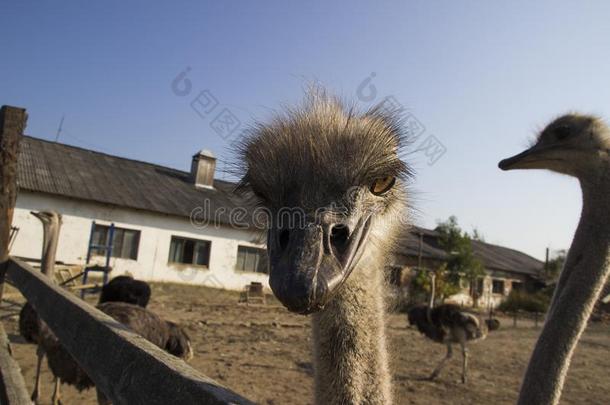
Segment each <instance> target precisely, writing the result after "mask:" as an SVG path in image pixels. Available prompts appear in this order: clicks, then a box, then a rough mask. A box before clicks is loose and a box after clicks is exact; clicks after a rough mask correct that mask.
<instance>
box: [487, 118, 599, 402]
mask: <svg viewBox="0 0 610 405" xmlns="http://www.w3.org/2000/svg"><path fill="white" fill-rule="evenodd" d="M499 166H500V168H501V169H503V170H512V169H548V170H551V171H554V172H558V173H561V174H566V175H569V176H573V177H576V178H577V179H578V180H579V182H580V187H581V190H582V199H583V207H582V213H581V216H580V222H579V224H578V228H577V230H576V234H575V235H574V240H573V241H572V246H571V247H570V251H569V253H568V257H567V258H566V262H565V265H564V268H563V270H562V272H561V275H560V277H559V281H558V283H557V286H556V287H555V292H554V294H553V298H552V300H551V305H550V308H549V311H548V315H547V319H546V322H545V324H544V328H543V329H542V332H541V334H540V336H539V338H538V342H537V343H536V346H535V348H534V352H533V354H532V357H531V358H530V361H529V364H528V367H527V371H526V373H525V377H524V379H523V382H522V384H521V391H520V394H519V404H522V405H525V404H556V403H558V402H559V398H560V396H561V390H562V388H563V384H564V381H565V377H566V374H567V372H568V368H569V365H570V360H571V358H572V354H573V353H574V349H575V348H576V345H577V344H578V340H579V339H580V336H581V335H582V332H583V331H584V329H585V327H586V326H587V321H588V319H589V317H590V315H591V311H592V309H593V306H594V304H595V302H596V301H597V299H598V297H599V295H600V292H601V291H602V288H603V286H604V282H605V280H606V279H607V278H608V273H609V272H610V270H609V269H610V129H609V128H608V127H607V126H606V125H605V124H604V122H603V121H602V120H601V119H599V118H596V117H592V116H587V115H579V114H567V115H564V116H561V117H559V118H557V119H555V120H554V121H552V122H551V123H550V124H549V125H548V126H547V127H546V128H545V129H544V130H542V132H541V133H540V134H539V136H538V139H537V141H536V142H535V143H534V144H533V146H532V147H530V148H529V149H527V150H526V151H524V152H522V153H520V154H518V155H516V156H513V157H511V158H508V159H504V160H503V161H501V162H500V164H499Z"/></svg>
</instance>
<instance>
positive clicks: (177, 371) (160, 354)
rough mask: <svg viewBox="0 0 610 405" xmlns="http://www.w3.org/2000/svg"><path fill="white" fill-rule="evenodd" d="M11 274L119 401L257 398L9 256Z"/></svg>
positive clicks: (199, 401) (66, 344) (240, 400)
mask: <svg viewBox="0 0 610 405" xmlns="http://www.w3.org/2000/svg"><path fill="white" fill-rule="evenodd" d="M7 277H8V280H9V281H10V282H11V284H13V285H15V287H17V288H18V289H19V290H20V291H21V293H22V294H23V295H24V296H25V298H26V299H27V300H28V301H29V302H30V303H31V304H32V305H33V306H34V308H35V309H36V310H37V311H38V313H39V315H40V317H41V318H42V319H44V321H45V322H46V323H47V324H48V325H49V327H50V328H51V330H52V331H53V332H54V333H55V335H56V336H57V337H58V338H59V340H60V341H61V343H62V345H63V346H64V347H65V348H66V349H67V350H68V352H70V354H71V355H72V356H73V357H74V358H75V359H76V360H77V362H78V363H79V364H80V365H81V367H82V368H83V369H84V370H85V371H86V372H87V374H88V375H89V377H91V379H92V380H93V381H94V382H95V384H96V386H97V387H98V388H99V389H100V390H101V391H102V392H104V394H106V395H107V396H108V397H109V398H110V399H111V400H112V401H113V403H115V404H159V405H161V404H162V405H167V404H253V402H251V401H249V400H248V399H246V398H244V397H242V396H240V395H238V394H236V393H234V392H232V391H230V390H228V389H227V388H225V387H223V386H221V385H220V384H218V383H216V382H215V381H213V380H211V379H210V378H208V377H206V376H204V375H203V374H201V373H200V372H198V371H197V370H195V369H193V368H192V367H190V366H188V365H187V364H186V363H184V362H183V361H182V360H180V359H178V358H176V357H174V356H171V355H170V354H168V353H166V352H164V351H163V350H161V349H160V348H158V347H157V346H155V345H153V344H152V343H150V342H148V341H147V340H145V339H144V338H142V337H141V336H139V335H137V334H135V333H133V332H132V331H131V330H129V329H128V328H126V327H125V326H123V325H122V324H121V323H119V322H117V321H115V320H114V319H112V318H111V317H109V316H108V315H106V314H104V313H103V312H101V311H99V310H97V309H96V308H94V307H92V306H90V305H89V304H87V303H86V302H84V301H82V300H80V299H79V298H78V297H76V296H75V295H73V294H71V293H69V292H67V291H65V290H63V289H62V288H60V287H58V286H56V285H54V284H53V283H51V282H50V280H49V279H48V278H47V277H46V276H45V275H43V274H42V273H40V272H39V271H37V270H35V269H34V268H32V267H31V266H29V265H28V264H27V263H24V262H22V261H20V260H18V259H15V258H10V259H9V262H8V272H7Z"/></svg>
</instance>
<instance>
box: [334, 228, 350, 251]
mask: <svg viewBox="0 0 610 405" xmlns="http://www.w3.org/2000/svg"><path fill="white" fill-rule="evenodd" d="M348 242H349V228H348V227H347V226H346V225H343V224H337V225H335V226H333V228H332V229H331V231H330V244H331V246H332V247H333V249H334V250H335V253H337V254H340V255H341V254H343V253H345V251H346V250H347V248H348V246H349V243H348Z"/></svg>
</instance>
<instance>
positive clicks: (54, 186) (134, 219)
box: [11, 136, 268, 290]
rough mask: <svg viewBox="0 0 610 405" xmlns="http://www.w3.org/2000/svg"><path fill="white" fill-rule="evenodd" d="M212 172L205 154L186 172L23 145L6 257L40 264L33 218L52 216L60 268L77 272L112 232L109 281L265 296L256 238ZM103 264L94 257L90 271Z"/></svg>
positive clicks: (29, 142) (38, 143)
mask: <svg viewBox="0 0 610 405" xmlns="http://www.w3.org/2000/svg"><path fill="white" fill-rule="evenodd" d="M215 166H216V159H215V158H214V156H213V155H212V154H211V153H210V152H208V151H201V152H199V153H197V154H195V156H193V160H192V165H191V171H190V172H184V171H180V170H175V169H171V168H168V167H162V166H158V165H155V164H151V163H146V162H140V161H136V160H131V159H125V158H121V157H117V156H111V155H108V154H104V153H100V152H95V151H92V150H87V149H82V148H78V147H74V146H69V145H65V144H60V143H56V142H49V141H46V140H42V139H37V138H33V137H29V136H24V137H23V139H22V141H21V153H20V156H19V173H18V185H19V194H18V198H17V204H16V208H15V214H14V219H13V226H15V227H17V228H18V229H19V230H18V233H17V236H16V239H15V241H14V244H13V246H12V248H11V254H12V255H14V256H18V257H23V258H26V259H37V258H40V252H41V246H42V225H41V223H40V221H39V220H38V219H36V218H35V217H34V216H33V215H31V213H30V212H31V211H41V210H55V211H57V212H59V213H60V214H62V216H63V225H62V227H61V233H60V238H59V247H58V251H57V260H58V261H60V262H64V263H66V264H84V263H85V261H86V258H87V252H88V248H89V243H90V240H92V241H93V243H96V244H106V243H108V237H109V235H108V233H109V232H108V231H109V227H110V225H111V224H112V223H114V226H115V228H114V229H115V230H114V237H113V243H112V245H113V250H112V258H111V266H112V268H113V270H112V273H111V277H113V276H116V275H119V274H123V273H130V274H132V275H133V276H134V277H136V278H140V279H144V280H154V281H171V282H179V283H192V284H199V285H209V286H212V287H219V288H226V289H233V290H239V289H242V288H243V287H244V286H245V285H246V284H249V283H250V282H251V281H258V282H261V283H263V285H264V286H266V287H268V280H267V279H268V277H267V275H266V274H265V273H266V272H267V260H266V253H265V250H264V245H262V244H261V232H260V231H257V230H256V229H254V228H253V227H251V226H250V227H249V229H241V228H244V227H243V226H239V225H240V222H239V221H241V223H243V222H244V221H246V220H248V218H247V217H246V218H244V215H243V214H244V212H245V209H243V208H240V203H239V198H238V197H237V196H236V195H235V194H234V193H233V188H234V187H235V185H234V184H232V183H229V182H225V181H220V180H215V179H214V170H215ZM232 215H234V216H235V218H232ZM191 217H192V218H193V219H192V218H191ZM235 221H237V225H234V226H231V224H230V223H231V222H235ZM103 255H104V252H102V251H99V250H96V249H92V261H95V262H103V259H104V257H103Z"/></svg>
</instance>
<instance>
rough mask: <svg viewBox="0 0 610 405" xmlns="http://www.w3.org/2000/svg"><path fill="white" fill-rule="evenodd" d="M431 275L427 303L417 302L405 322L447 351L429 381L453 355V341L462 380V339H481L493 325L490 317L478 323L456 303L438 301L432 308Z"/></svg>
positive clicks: (465, 367) (465, 362)
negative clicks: (458, 351)
mask: <svg viewBox="0 0 610 405" xmlns="http://www.w3.org/2000/svg"><path fill="white" fill-rule="evenodd" d="M434 289H435V276H434V274H433V273H432V274H431V292H430V303H429V304H428V305H419V306H416V307H413V308H411V309H410V310H409V314H408V317H409V324H410V325H415V326H416V327H417V330H418V331H419V332H420V333H422V334H424V335H425V336H426V337H427V338H428V339H430V340H432V341H434V342H437V343H442V344H445V345H447V354H446V355H445V357H444V358H443V359H442V360H441V362H440V363H439V364H438V366H436V368H435V369H434V371H432V374H430V377H429V379H431V380H433V379H435V378H436V377H438V375H439V374H440V372H441V370H442V369H443V367H444V366H445V364H446V363H447V361H448V360H449V359H451V358H452V357H453V349H452V345H453V344H459V345H460V347H461V348H462V383H466V379H467V371H468V348H467V347H466V342H473V341H478V340H482V339H485V337H487V332H488V331H489V329H493V326H492V328H489V327H488V325H489V324H492V325H495V323H494V320H486V321H485V322H481V321H480V320H479V318H478V317H476V316H475V315H473V314H471V313H469V312H466V311H464V310H462V309H461V308H460V307H459V306H457V305H452V304H442V305H439V306H437V307H434V295H435V291H434Z"/></svg>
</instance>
